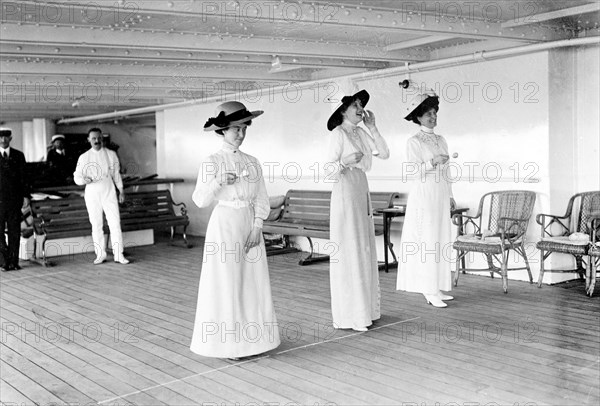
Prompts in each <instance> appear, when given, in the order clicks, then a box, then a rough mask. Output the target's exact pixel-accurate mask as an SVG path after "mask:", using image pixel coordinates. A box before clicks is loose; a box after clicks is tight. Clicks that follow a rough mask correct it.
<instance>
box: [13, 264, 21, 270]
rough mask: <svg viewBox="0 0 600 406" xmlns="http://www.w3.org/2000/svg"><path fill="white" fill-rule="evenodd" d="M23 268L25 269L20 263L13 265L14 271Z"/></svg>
mask: <svg viewBox="0 0 600 406" xmlns="http://www.w3.org/2000/svg"><path fill="white" fill-rule="evenodd" d="M21 269H23V268H21V265H19V264H14V265H13V271H20V270H21Z"/></svg>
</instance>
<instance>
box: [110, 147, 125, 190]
mask: <svg viewBox="0 0 600 406" xmlns="http://www.w3.org/2000/svg"><path fill="white" fill-rule="evenodd" d="M106 153H107V154H108V156H109V163H110V167H109V168H108V171H109V173H110V177H111V178H112V180H113V182H115V185H116V186H117V189H119V191H121V192H122V191H123V178H121V164H120V162H119V157H118V156H117V153H116V152H114V151H111V150H109V149H107V150H106Z"/></svg>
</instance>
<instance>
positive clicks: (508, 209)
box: [452, 190, 535, 293]
mask: <svg viewBox="0 0 600 406" xmlns="http://www.w3.org/2000/svg"><path fill="white" fill-rule="evenodd" d="M534 204H535V193H534V192H531V191H521V190H506V191H498V192H491V193H486V194H485V195H483V197H482V198H481V200H480V202H479V208H478V209H477V215H475V216H466V215H461V216H458V215H457V216H453V217H452V222H453V223H454V224H455V225H456V226H458V236H457V238H456V241H455V242H454V245H453V247H454V249H455V250H456V251H457V254H458V255H457V257H456V273H455V275H454V286H456V285H458V277H459V275H460V273H461V271H462V272H463V273H464V272H465V271H467V270H468V271H476V272H490V275H491V276H492V278H493V277H494V273H498V274H500V275H501V276H502V288H503V289H504V293H507V292H508V275H507V272H508V271H513V270H519V269H527V272H528V273H529V282H530V283H533V277H532V275H531V269H530V268H529V261H528V260H527V254H526V252H525V246H524V240H525V233H526V232H527V226H528V224H529V219H530V218H531V213H532V211H533V206H534ZM511 250H512V251H514V252H515V253H517V254H518V255H520V256H521V257H522V258H523V259H524V260H525V267H520V268H508V256H509V253H510V251H511ZM469 252H479V253H482V254H484V255H485V257H486V258H487V263H488V267H487V268H485V269H473V268H470V269H467V268H466V266H464V265H463V266H462V267H461V262H463V263H464V261H462V260H463V258H465V256H466V255H467V254H468V253H469ZM494 260H495V261H496V262H494ZM496 264H498V265H496Z"/></svg>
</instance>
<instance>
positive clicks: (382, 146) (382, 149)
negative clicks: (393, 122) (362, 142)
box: [365, 127, 390, 159]
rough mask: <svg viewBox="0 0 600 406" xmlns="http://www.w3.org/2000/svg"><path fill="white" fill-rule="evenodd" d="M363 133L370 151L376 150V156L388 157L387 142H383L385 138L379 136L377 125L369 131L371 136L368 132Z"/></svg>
mask: <svg viewBox="0 0 600 406" xmlns="http://www.w3.org/2000/svg"><path fill="white" fill-rule="evenodd" d="M369 131H371V130H369ZM365 135H366V139H367V142H368V144H369V147H370V148H371V151H373V150H377V151H378V152H379V155H377V157H378V158H380V159H388V158H389V157H390V149H389V147H388V145H387V142H385V138H383V137H382V136H381V134H380V133H379V130H378V129H377V127H375V129H374V130H373V131H371V136H369V135H368V134H365Z"/></svg>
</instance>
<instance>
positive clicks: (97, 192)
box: [73, 128, 129, 265]
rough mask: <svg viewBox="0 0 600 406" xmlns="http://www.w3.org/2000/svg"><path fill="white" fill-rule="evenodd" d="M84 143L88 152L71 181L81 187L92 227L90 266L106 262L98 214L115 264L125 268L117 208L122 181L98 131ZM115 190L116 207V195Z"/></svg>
mask: <svg viewBox="0 0 600 406" xmlns="http://www.w3.org/2000/svg"><path fill="white" fill-rule="evenodd" d="M88 141H89V143H90V145H91V146H92V148H91V149H90V150H88V151H87V152H84V153H83V154H81V156H80V157H79V159H78V161H77V167H76V168H75V173H74V174H73V178H74V180H75V183H76V184H78V185H85V205H86V207H87V210H88V215H89V217H90V223H91V224H92V239H93V240H94V247H95V251H96V259H95V260H94V264H95V265H98V264H101V263H102V262H104V261H105V260H106V241H105V238H104V230H103V224H102V212H103V211H104V214H105V215H106V221H107V222H108V227H109V229H110V240H111V242H112V248H113V255H114V260H115V262H119V263H121V264H128V263H129V261H128V260H127V259H126V258H125V257H124V256H123V236H122V233H121V218H120V216H119V204H118V203H123V201H124V200H125V194H124V192H123V180H122V179H121V174H120V173H119V159H118V158H117V154H116V153H115V152H114V151H111V150H109V149H107V148H104V147H103V146H102V130H100V129H99V128H92V129H90V130H89V131H88ZM115 186H116V188H117V189H118V190H119V197H118V203H117V193H116V191H115Z"/></svg>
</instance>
